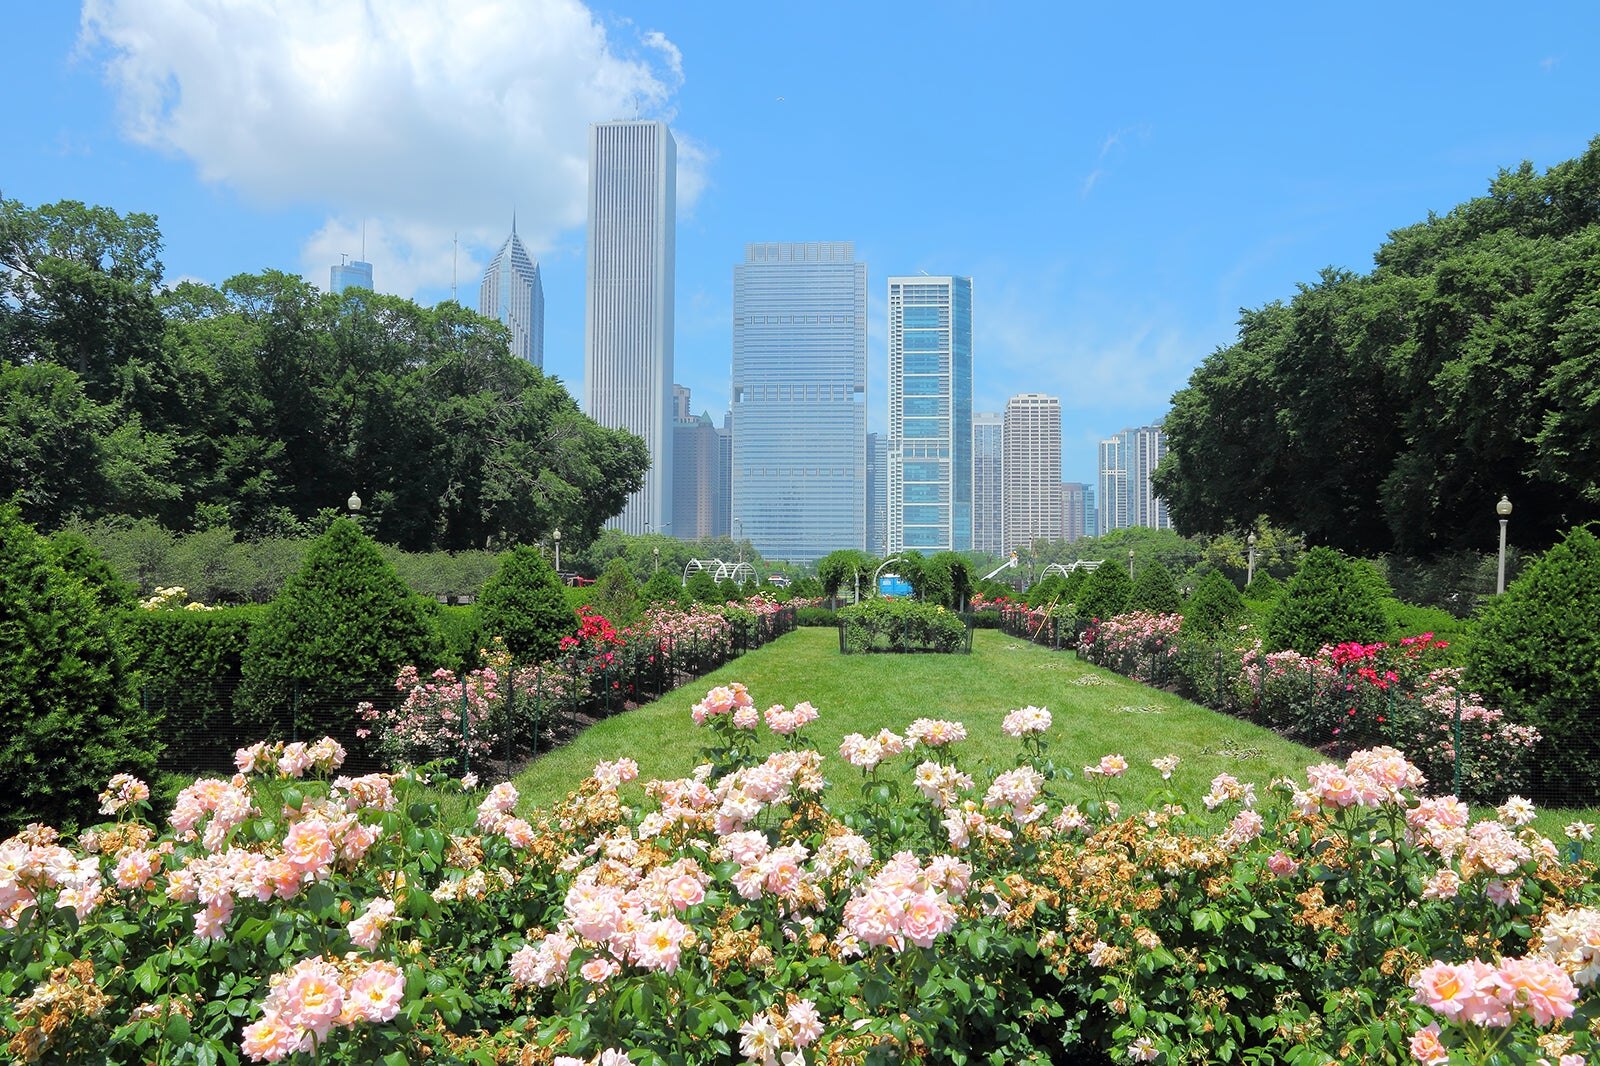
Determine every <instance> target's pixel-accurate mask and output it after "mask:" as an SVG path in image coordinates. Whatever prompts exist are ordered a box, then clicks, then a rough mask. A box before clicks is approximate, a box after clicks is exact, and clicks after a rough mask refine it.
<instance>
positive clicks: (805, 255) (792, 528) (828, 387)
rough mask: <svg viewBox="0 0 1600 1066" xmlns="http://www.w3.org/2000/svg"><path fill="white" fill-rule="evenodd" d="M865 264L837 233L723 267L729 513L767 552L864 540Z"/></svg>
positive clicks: (771, 248) (769, 247) (750, 250)
mask: <svg viewBox="0 0 1600 1066" xmlns="http://www.w3.org/2000/svg"><path fill="white" fill-rule="evenodd" d="M866 398H867V266H866V264H865V263H858V262H856V260H855V246H854V245H853V244H852V243H851V242H849V241H821V242H811V243H800V244H788V243H767V244H751V245H748V246H746V249H745V261H744V262H743V263H740V264H739V265H737V266H735V267H734V269H733V471H732V492H733V520H734V523H735V525H736V528H737V529H738V531H739V535H740V536H742V537H745V538H748V539H749V540H750V542H751V543H752V544H753V545H754V546H755V548H756V550H757V551H759V552H760V553H761V555H762V556H763V557H764V558H767V559H782V560H785V561H788V562H813V561H815V560H817V559H820V558H822V557H823V556H824V555H826V554H828V553H829V552H831V551H836V550H838V549H840V548H856V549H861V548H863V547H864V546H865V544H866V525H867V519H866V481H867V455H866V443H867V405H866Z"/></svg>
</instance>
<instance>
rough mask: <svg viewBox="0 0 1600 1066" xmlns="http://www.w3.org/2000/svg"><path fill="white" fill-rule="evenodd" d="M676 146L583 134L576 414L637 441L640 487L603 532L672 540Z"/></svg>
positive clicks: (627, 133) (645, 132)
mask: <svg viewBox="0 0 1600 1066" xmlns="http://www.w3.org/2000/svg"><path fill="white" fill-rule="evenodd" d="M676 170H677V146H676V145H675V144H674V142H673V140H672V134H671V133H670V132H669V131H668V130H667V126H666V123H663V122H600V123H596V124H594V125H592V126H591V127H589V227H588V263H587V270H586V273H585V279H584V308H583V395H584V411H585V413H587V414H588V415H589V417H590V418H593V419H594V420H595V421H596V422H598V423H600V424H601V425H603V426H607V427H610V428H613V429H625V430H628V431H629V432H630V433H634V434H637V435H638V436H640V437H642V438H643V439H644V442H645V447H646V448H647V449H648V450H649V452H650V469H649V471H648V472H647V473H646V474H645V478H644V486H643V487H642V488H640V489H639V491H637V492H635V493H634V494H633V495H631V496H630V497H628V502H627V504H626V505H625V506H624V507H623V510H622V513H621V514H620V515H618V516H617V517H616V518H613V519H612V520H611V521H610V522H608V523H606V524H607V526H609V527H612V528H616V529H620V530H622V531H623V532H625V533H645V532H656V533H674V532H675V530H674V529H673V524H672V483H673V479H672V355H673V348H672V345H673V299H674V284H673V275H674V268H675V262H676V238H677V225H676V218H675V214H676V211H677V193H676Z"/></svg>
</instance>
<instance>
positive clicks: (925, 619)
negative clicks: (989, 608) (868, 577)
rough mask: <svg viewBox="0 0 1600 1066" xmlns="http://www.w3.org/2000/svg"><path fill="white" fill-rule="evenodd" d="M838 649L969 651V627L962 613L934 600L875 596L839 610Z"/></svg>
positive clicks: (852, 650)
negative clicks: (924, 601)
mask: <svg viewBox="0 0 1600 1066" xmlns="http://www.w3.org/2000/svg"><path fill="white" fill-rule="evenodd" d="M839 650H840V651H841V652H844V653H845V654H847V655H854V654H857V653H860V652H921V651H927V652H942V653H953V652H969V651H971V650H972V630H971V628H970V627H969V626H968V624H967V622H966V620H965V619H963V618H962V616H961V615H959V614H956V613H954V612H951V611H947V610H945V609H944V608H943V607H939V606H935V605H934V604H927V603H918V602H916V601H915V600H902V599H896V598H892V597H888V596H874V597H873V598H872V599H870V600H863V601H862V602H861V603H857V604H853V605H851V606H849V607H846V608H844V609H842V610H841V611H839Z"/></svg>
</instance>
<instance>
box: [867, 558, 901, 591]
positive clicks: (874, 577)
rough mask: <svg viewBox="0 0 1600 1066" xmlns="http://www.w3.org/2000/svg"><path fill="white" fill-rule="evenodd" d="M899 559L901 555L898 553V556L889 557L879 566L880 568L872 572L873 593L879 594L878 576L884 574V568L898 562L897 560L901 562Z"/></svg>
mask: <svg viewBox="0 0 1600 1066" xmlns="http://www.w3.org/2000/svg"><path fill="white" fill-rule="evenodd" d="M899 558H900V555H899V553H898V552H897V553H896V554H894V555H891V556H889V558H887V559H885V560H884V561H883V562H881V563H879V564H878V568H877V569H876V570H874V571H873V572H872V590H873V592H877V591H878V575H879V574H881V573H883V568H884V567H886V566H888V565H889V564H890V563H892V562H896V561H897V560H899Z"/></svg>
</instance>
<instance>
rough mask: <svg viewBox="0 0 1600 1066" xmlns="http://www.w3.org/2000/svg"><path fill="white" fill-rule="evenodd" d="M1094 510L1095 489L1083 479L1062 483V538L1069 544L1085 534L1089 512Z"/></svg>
mask: <svg viewBox="0 0 1600 1066" xmlns="http://www.w3.org/2000/svg"><path fill="white" fill-rule="evenodd" d="M1092 510H1094V489H1092V488H1090V487H1089V486H1088V485H1085V484H1084V483H1083V482H1081V481H1064V482H1062V483H1061V530H1062V533H1061V535H1062V539H1063V540H1065V541H1066V542H1067V543H1068V544H1071V543H1072V542H1073V541H1075V540H1077V539H1078V538H1079V537H1081V536H1083V535H1084V529H1085V523H1086V522H1088V521H1089V512H1090V511H1092Z"/></svg>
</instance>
